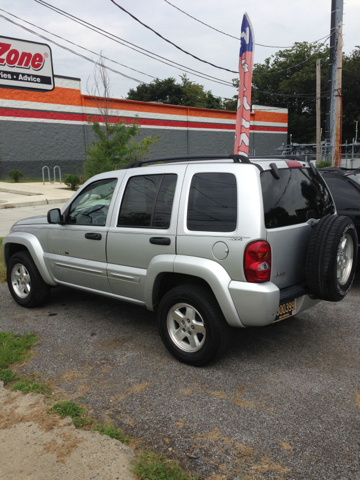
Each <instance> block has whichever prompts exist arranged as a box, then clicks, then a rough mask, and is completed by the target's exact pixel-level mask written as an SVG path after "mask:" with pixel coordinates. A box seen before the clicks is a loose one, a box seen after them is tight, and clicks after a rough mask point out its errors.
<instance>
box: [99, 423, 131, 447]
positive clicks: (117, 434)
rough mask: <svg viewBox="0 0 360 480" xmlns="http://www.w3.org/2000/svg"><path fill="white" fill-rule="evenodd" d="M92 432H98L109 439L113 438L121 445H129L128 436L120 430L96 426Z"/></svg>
mask: <svg viewBox="0 0 360 480" xmlns="http://www.w3.org/2000/svg"><path fill="white" fill-rule="evenodd" d="M94 430H96V431H97V432H100V433H101V435H107V436H108V437H110V438H114V439H115V440H119V442H121V443H129V440H130V438H129V436H128V435H125V433H124V432H122V431H121V430H119V429H117V428H115V427H112V426H107V425H97V426H96V427H95V428H94Z"/></svg>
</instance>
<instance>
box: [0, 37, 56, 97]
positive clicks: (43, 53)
mask: <svg viewBox="0 0 360 480" xmlns="http://www.w3.org/2000/svg"><path fill="white" fill-rule="evenodd" d="M0 87H5V88H15V89H18V88H20V89H25V90H37V91H45V92H50V91H51V90H54V88H55V84H54V72H53V65H52V56H51V49H50V47H49V46H48V45H46V44H44V43H37V42H28V41H27V40H19V39H17V38H10V37H1V36H0Z"/></svg>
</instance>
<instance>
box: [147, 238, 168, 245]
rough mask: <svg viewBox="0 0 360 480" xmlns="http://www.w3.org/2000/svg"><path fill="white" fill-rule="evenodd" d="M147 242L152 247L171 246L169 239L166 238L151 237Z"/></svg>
mask: <svg viewBox="0 0 360 480" xmlns="http://www.w3.org/2000/svg"><path fill="white" fill-rule="evenodd" d="M149 241H150V243H152V244H153V245H170V244H171V240H170V238H167V237H151V238H150V240H149Z"/></svg>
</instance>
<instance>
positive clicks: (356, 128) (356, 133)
mask: <svg viewBox="0 0 360 480" xmlns="http://www.w3.org/2000/svg"><path fill="white" fill-rule="evenodd" d="M358 123H359V122H358V121H357V120H356V122H355V143H357V136H358Z"/></svg>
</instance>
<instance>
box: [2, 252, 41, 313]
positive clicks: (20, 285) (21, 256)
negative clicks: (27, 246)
mask: <svg viewBox="0 0 360 480" xmlns="http://www.w3.org/2000/svg"><path fill="white" fill-rule="evenodd" d="M7 283H8V287H9V290H10V293H11V295H12V296H13V298H14V300H15V301H16V302H17V303H18V304H19V305H21V306H22V307H27V308H32V307H39V306H40V305H43V304H44V303H45V302H46V300H47V299H48V296H49V294H50V286H49V285H47V284H46V283H45V282H44V280H43V279H42V277H41V275H40V273H39V270H38V269H37V268H36V265H35V263H34V261H33V259H32V258H31V256H30V254H29V253H28V252H18V253H16V254H15V255H13V256H12V257H11V258H10V260H9V262H8V265H7Z"/></svg>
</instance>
